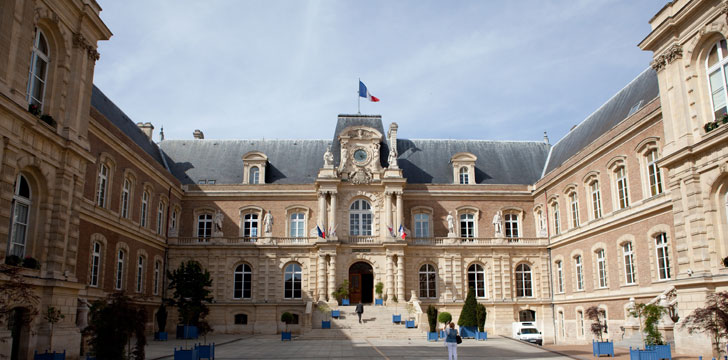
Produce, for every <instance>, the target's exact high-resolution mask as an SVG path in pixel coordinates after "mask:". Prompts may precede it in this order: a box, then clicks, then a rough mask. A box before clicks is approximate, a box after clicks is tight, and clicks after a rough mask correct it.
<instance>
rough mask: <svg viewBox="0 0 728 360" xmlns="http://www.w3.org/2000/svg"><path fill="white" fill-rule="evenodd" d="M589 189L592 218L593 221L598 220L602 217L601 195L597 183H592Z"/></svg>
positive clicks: (595, 181) (596, 181)
mask: <svg viewBox="0 0 728 360" xmlns="http://www.w3.org/2000/svg"><path fill="white" fill-rule="evenodd" d="M589 188H590V189H591V199H592V216H593V217H594V219H599V218H601V217H602V193H601V191H600V190H599V181H598V180H594V181H592V183H591V184H590V185H589Z"/></svg>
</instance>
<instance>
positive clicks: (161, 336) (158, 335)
mask: <svg viewBox="0 0 728 360" xmlns="http://www.w3.org/2000/svg"><path fill="white" fill-rule="evenodd" d="M154 340H156V341H167V332H166V331H159V332H155V333H154Z"/></svg>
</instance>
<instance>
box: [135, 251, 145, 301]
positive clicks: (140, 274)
mask: <svg viewBox="0 0 728 360" xmlns="http://www.w3.org/2000/svg"><path fill="white" fill-rule="evenodd" d="M143 289H144V257H143V256H140V257H139V261H138V262H137V279H136V292H138V293H140V292H142V290H143Z"/></svg>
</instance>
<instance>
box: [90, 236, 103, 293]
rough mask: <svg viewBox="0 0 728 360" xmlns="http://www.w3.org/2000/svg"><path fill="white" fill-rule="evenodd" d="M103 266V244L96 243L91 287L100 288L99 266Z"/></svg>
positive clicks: (92, 258) (92, 259)
mask: <svg viewBox="0 0 728 360" xmlns="http://www.w3.org/2000/svg"><path fill="white" fill-rule="evenodd" d="M100 264H101V244H99V243H97V242H95V243H94V248H93V254H92V255H91V282H90V283H89V285H91V286H94V287H96V286H99V265H100Z"/></svg>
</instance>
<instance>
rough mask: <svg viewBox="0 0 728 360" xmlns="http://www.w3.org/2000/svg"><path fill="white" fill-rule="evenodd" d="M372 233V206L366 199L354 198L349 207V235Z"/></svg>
mask: <svg viewBox="0 0 728 360" xmlns="http://www.w3.org/2000/svg"><path fill="white" fill-rule="evenodd" d="M371 234H372V207H371V205H369V203H368V202H367V201H366V200H356V201H354V203H352V204H351V207H350V208H349V235H352V236H369V235H371Z"/></svg>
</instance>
